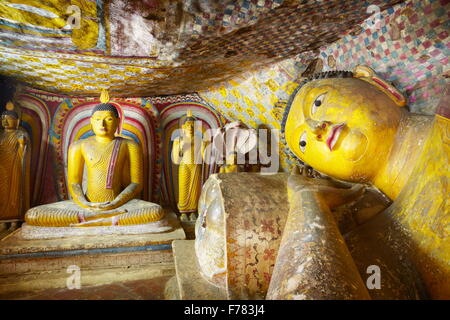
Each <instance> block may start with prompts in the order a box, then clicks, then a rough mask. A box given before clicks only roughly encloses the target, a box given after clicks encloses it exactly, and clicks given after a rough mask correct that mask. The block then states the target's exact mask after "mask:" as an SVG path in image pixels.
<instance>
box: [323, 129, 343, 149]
mask: <svg viewBox="0 0 450 320" xmlns="http://www.w3.org/2000/svg"><path fill="white" fill-rule="evenodd" d="M344 126H345V123H340V124H337V125H335V126H333V127H332V129H331V134H330V135H329V137H328V139H327V146H328V149H330V151H333V148H334V146H335V145H336V142H337V141H338V139H339V136H340V134H341V132H342V129H344Z"/></svg>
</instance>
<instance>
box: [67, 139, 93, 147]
mask: <svg viewBox="0 0 450 320" xmlns="http://www.w3.org/2000/svg"><path fill="white" fill-rule="evenodd" d="M93 141H94V137H89V138H86V139H81V140H77V141H74V142H72V143H71V144H70V146H69V148H70V149H80V148H83V147H85V146H86V145H89V144H92V142H93Z"/></svg>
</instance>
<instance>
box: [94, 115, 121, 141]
mask: <svg viewBox="0 0 450 320" xmlns="http://www.w3.org/2000/svg"><path fill="white" fill-rule="evenodd" d="M91 125H92V130H93V131H94V133H95V135H96V136H98V137H114V133H115V132H116V130H117V127H118V125H119V119H118V118H116V116H115V114H114V113H113V112H111V111H96V112H94V114H93V115H92V116H91Z"/></svg>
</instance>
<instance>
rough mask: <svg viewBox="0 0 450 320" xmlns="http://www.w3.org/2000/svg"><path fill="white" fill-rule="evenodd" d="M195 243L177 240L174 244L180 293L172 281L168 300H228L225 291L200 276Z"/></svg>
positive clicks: (168, 289) (168, 291) (167, 289)
mask: <svg viewBox="0 0 450 320" xmlns="http://www.w3.org/2000/svg"><path fill="white" fill-rule="evenodd" d="M194 243H195V241H194V240H176V241H174V242H173V244H172V246H173V256H174V260H175V270H176V282H177V285H178V288H177V289H178V292H176V290H174V288H173V287H174V284H175V280H173V279H171V281H169V282H168V284H167V285H168V286H171V287H170V288H168V287H166V299H181V300H226V299H227V294H226V292H225V290H224V289H222V288H218V287H216V286H214V285H213V284H211V283H209V282H208V281H206V280H205V279H204V278H203V277H202V275H201V274H200V267H199V265H198V262H197V257H196V256H195V247H194ZM168 294H169V296H168Z"/></svg>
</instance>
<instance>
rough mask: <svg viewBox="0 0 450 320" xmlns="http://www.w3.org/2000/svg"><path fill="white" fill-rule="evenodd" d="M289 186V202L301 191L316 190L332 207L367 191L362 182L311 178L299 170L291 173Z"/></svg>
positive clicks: (349, 200) (352, 199)
mask: <svg viewBox="0 0 450 320" xmlns="http://www.w3.org/2000/svg"><path fill="white" fill-rule="evenodd" d="M287 187H288V197H289V202H291V203H292V202H293V201H295V199H296V198H298V197H299V196H300V193H301V192H305V191H310V192H316V193H317V194H319V195H320V196H321V197H322V198H323V199H324V200H325V202H326V203H327V205H328V207H329V208H330V209H333V208H335V207H338V206H341V205H343V204H346V203H348V202H351V201H354V200H355V199H357V198H358V197H360V196H361V195H362V194H363V193H364V191H365V187H364V186H363V185H361V184H353V185H350V184H348V185H347V184H343V183H339V182H337V181H332V180H329V179H325V178H311V177H310V176H307V174H305V172H303V173H302V174H298V171H297V172H293V173H291V175H290V176H289V178H288V181H287Z"/></svg>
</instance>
